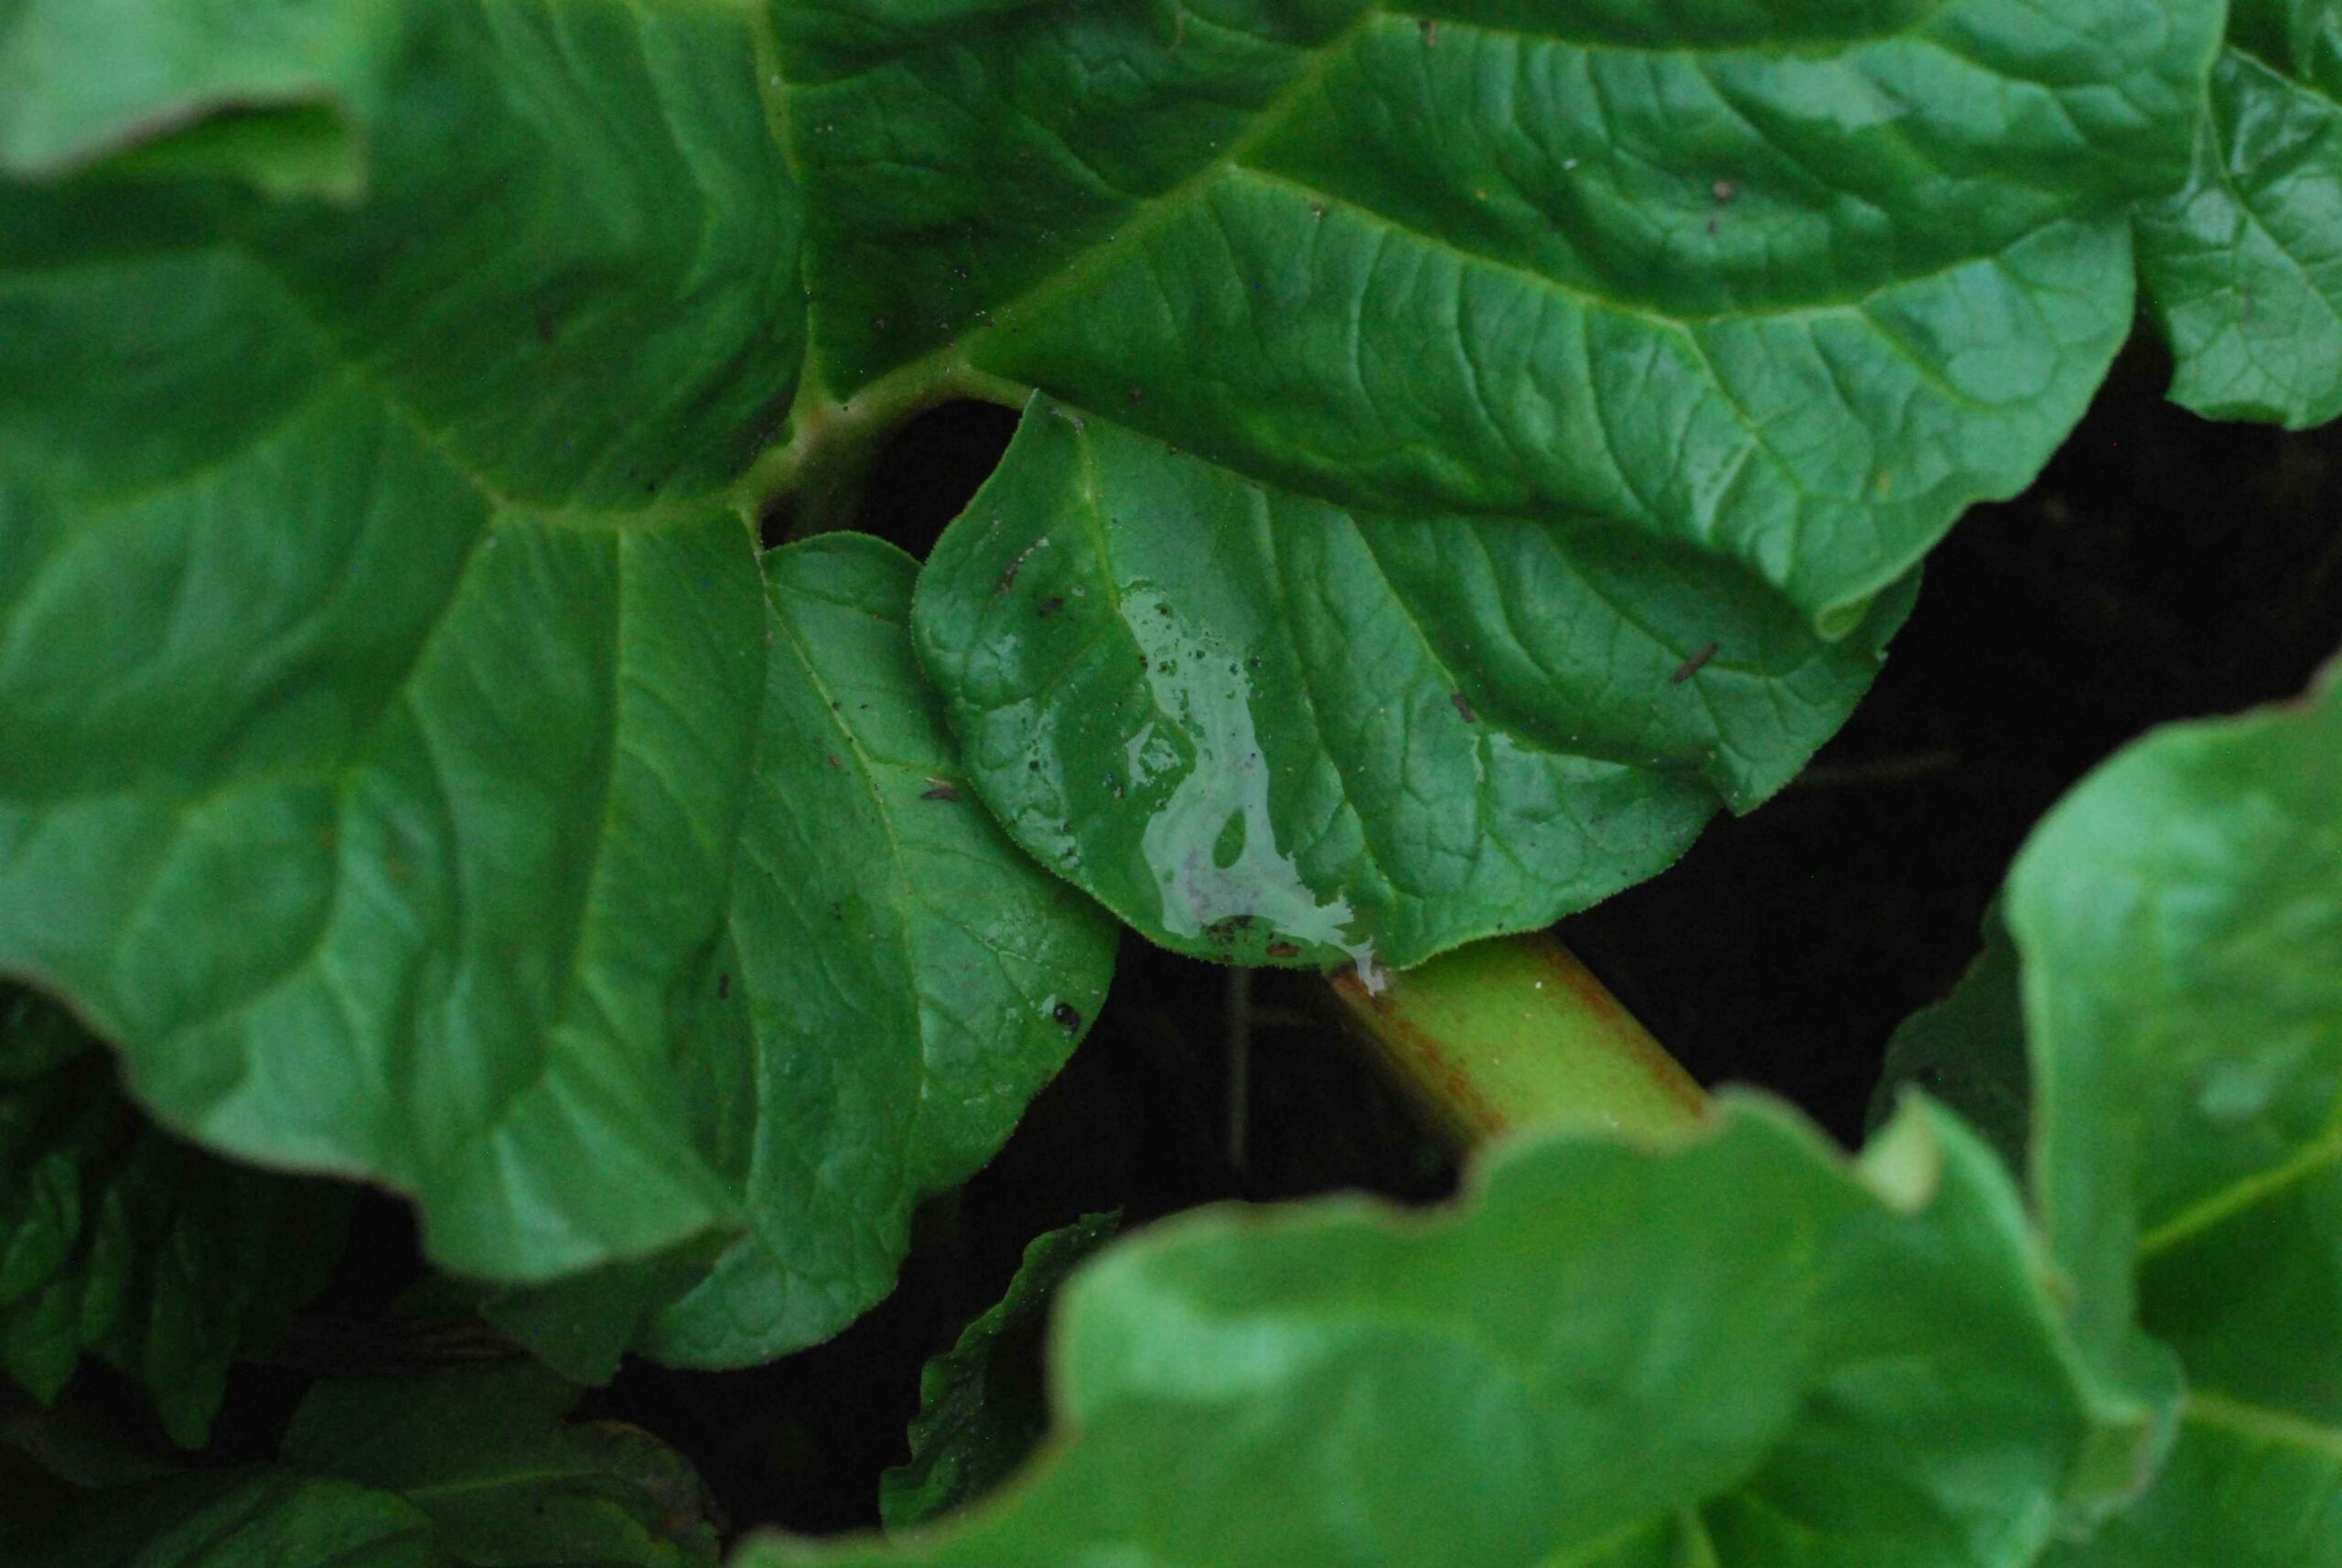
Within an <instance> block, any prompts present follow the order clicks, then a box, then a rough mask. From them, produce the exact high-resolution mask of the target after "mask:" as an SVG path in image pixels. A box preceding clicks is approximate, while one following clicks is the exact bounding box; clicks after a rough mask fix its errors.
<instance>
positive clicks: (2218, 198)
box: [2138, 0, 2342, 429]
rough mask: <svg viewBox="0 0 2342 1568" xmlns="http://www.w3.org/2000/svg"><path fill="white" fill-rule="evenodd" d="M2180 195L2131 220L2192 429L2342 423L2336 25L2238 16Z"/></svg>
mask: <svg viewBox="0 0 2342 1568" xmlns="http://www.w3.org/2000/svg"><path fill="white" fill-rule="evenodd" d="M2232 11H2233V16H2232V17H2231V20H2230V22H2229V47H2228V48H2226V49H2225V50H2223V51H2222V53H2221V55H2220V59H2219V61H2218V64H2217V65H2216V66H2215V67H2214V68H2213V71H2212V85H2211V104H2210V113H2209V114H2208V116H2207V117H2206V119H2205V122H2204V125H2203V130H2202V132H2201V134H2200V136H2199V138H2198V140H2197V148H2196V166H2195V173H2194V174H2193V176H2192V177H2190V178H2189V180H2188V183H2187V185H2186V188H2184V189H2182V190H2180V191H2179V192H2177V193H2176V194H2175V195H2173V196H2171V197H2169V198H2168V199H2164V200H2161V201H2158V202H2154V203H2151V204H2149V205H2147V206H2145V207H2143V208H2142V209H2141V211H2140V215H2139V225H2138V229H2139V265H2140V274H2141V276H2142V278H2143V282H2144V284H2145V286H2146V295H2147V301H2148V304H2149V305H2150V306H2152V307H2153V309H2154V315H2155V318H2156V320H2157V322H2158V323H2159V324H2160V325H2161V327H2162V328H2163V332H2164V336H2165V338H2167V339H2169V341H2170V343H2171V348H2172V352H2173V354H2174V355H2175V357H2176V359H2177V360H2178V373H2177V376H2176V377H2175V380H2174V382H2173V385H2172V396H2173V397H2175V398H2176V399H2177V400H2178V401H2179V402H2180V403H2185V404H2186V405H2187V406H2188V407H2189V408H2192V409H2194V410H2196V411H2197V413H2204V414H2208V415H2210V416H2212V417H2214V418H2220V419H2260V420H2268V421H2272V422H2273V423H2276V424H2283V425H2286V426H2287V427H2289V428H2293V429H2301V428H2303V427H2304V426H2307V425H2312V424H2324V423H2325V422H2326V421H2327V420H2329V419H2332V418H2333V417H2334V416H2335V415H2336V414H2337V413H2342V102H2337V100H2342V16H2337V12H2336V10H2335V8H2334V6H2333V5H2332V4H2331V0H2234V3H2233V6H2232Z"/></svg>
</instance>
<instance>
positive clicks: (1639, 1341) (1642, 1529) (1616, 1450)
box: [744, 1098, 2145, 1568]
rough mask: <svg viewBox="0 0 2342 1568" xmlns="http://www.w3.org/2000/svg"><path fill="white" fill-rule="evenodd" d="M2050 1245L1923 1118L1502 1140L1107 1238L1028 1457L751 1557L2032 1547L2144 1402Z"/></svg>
mask: <svg viewBox="0 0 2342 1568" xmlns="http://www.w3.org/2000/svg"><path fill="white" fill-rule="evenodd" d="M2040 1263H2041V1260H2040V1259H2039V1258H2038V1257H2037V1256H2036V1251H2035V1249H2034V1244H2033V1242H2032V1240H2031V1239H2030V1235H2029V1232H2028V1230H2027V1227H2026V1224H2025V1216H2024V1213H2023V1210H2022V1208H2021V1206H2020V1205H2019V1203H2018V1201H2017V1197H2016V1194H2015V1192H2014V1188H2013V1187H2012V1186H2011V1185H2010V1183H2009V1182H2008V1179H2007V1177H2006V1176H2005V1175H2004V1174H2003V1172H2002V1171H2001V1169H2000V1167H1999V1165H1998V1162H1997V1161H1996V1160H1995V1159H1994V1158H1993V1155H1991V1153H1990V1152H1989V1151H1988V1150H1986V1149H1985V1148H1984V1147H1983V1145H1982V1144H1979V1143H1977V1142H1976V1141H1975V1140H1974V1138H1973V1137H1972V1135H1971V1134H1969V1133H1966V1132H1965V1131H1964V1130H1962V1129H1961V1127H1960V1126H1959V1125H1958V1123H1957V1122H1953V1121H1951V1120H1950V1118H1948V1117H1946V1116H1944V1115H1943V1114H1942V1113H1941V1112H1937V1111H1934V1110H1932V1109H1931V1108H1928V1107H1926V1106H1925V1105H1918V1104H1915V1105H1914V1106H1912V1107H1911V1108H1910V1109H1909V1110H1908V1111H1907V1113H1906V1115H1905V1117H1904V1118H1903V1119H1902V1120H1901V1121H1899V1122H1897V1123H1896V1125H1895V1126H1894V1127H1893V1128H1892V1129H1891V1130H1890V1131H1889V1132H1888V1133H1885V1135H1883V1136H1882V1138H1881V1139H1880V1140H1879V1141H1878V1142H1877V1143H1875V1144H1874V1145H1873V1147H1872V1149H1871V1151H1870V1152H1869V1154H1868V1155H1865V1157H1864V1162H1863V1164H1862V1165H1860V1166H1859V1167H1858V1168H1857V1169H1855V1170H1853V1171H1850V1170H1849V1169H1848V1168H1847V1167H1846V1166H1845V1165H1842V1163H1841V1162H1840V1161H1839V1160H1838V1159H1837V1157H1836V1156H1835V1155H1833V1154H1832V1153H1831V1152H1830V1151H1828V1150H1827V1149H1826V1148H1825V1146H1824V1145H1823V1144H1821V1141H1820V1140H1819V1139H1818V1138H1817V1137H1816V1136H1815V1134H1814V1133H1812V1132H1811V1131H1810V1129H1808V1128H1807V1127H1806V1126H1805V1125H1804V1124H1802V1123H1801V1122H1798V1121H1796V1120H1795V1119H1794V1118H1793V1117H1790V1116H1789V1115H1788V1114H1786V1113H1784V1112H1780V1111H1778V1110H1776V1109H1774V1108H1772V1107H1771V1106H1769V1105H1768V1104H1767V1103H1766V1102H1763V1101H1752V1100H1749V1099H1746V1098H1741V1099H1729V1100H1727V1101H1724V1104H1723V1109H1722V1110H1721V1112H1720V1115H1719V1119H1718V1121H1717V1122H1715V1123H1714V1125H1712V1126H1711V1127H1710V1128H1709V1129H1708V1130H1706V1131H1705V1132H1703V1133H1701V1134H1698V1135H1695V1136H1692V1137H1691V1138H1688V1139H1685V1140H1682V1141H1681V1142H1679V1143H1676V1144H1671V1145H1669V1146H1665V1147H1661V1148H1657V1149H1650V1148H1636V1147H1633V1146H1630V1145H1628V1144H1621V1143H1617V1142H1613V1141H1609V1140H1606V1139H1599V1138H1595V1137H1590V1136H1570V1135H1563V1136H1549V1137H1546V1138H1543V1139H1542V1140H1534V1141H1531V1142H1528V1143H1525V1144H1524V1143H1515V1144H1510V1145H1507V1146H1504V1147H1503V1148H1502V1151H1501V1152H1499V1154H1497V1155H1495V1156H1494V1157H1493V1158H1492V1159H1491V1160H1490V1161H1489V1163H1488V1166H1487V1168H1486V1169H1485V1170H1484V1171H1483V1173H1482V1176H1481V1178H1480V1181H1479V1184H1478V1187H1477V1191H1476V1192H1475V1194H1474V1196H1473V1197H1472V1198H1471V1199H1470V1201H1469V1202H1468V1204H1467V1205H1466V1207H1465V1208H1463V1209H1462V1210H1461V1211H1460V1212H1458V1213H1455V1214H1450V1215H1446V1216H1444V1217H1440V1218H1437V1219H1432V1220H1430V1221H1428V1222H1425V1221H1423V1220H1421V1219H1402V1218H1399V1217H1396V1216H1394V1215H1392V1214H1391V1213H1390V1212H1388V1211H1386V1210H1383V1209H1380V1208H1375V1207H1373V1206H1370V1205H1364V1204H1359V1203H1354V1202H1327V1203H1319V1204H1315V1205H1309V1206H1305V1207H1302V1208H1295V1209H1293V1210H1290V1211H1287V1212H1284V1213H1283V1214H1275V1215H1271V1216H1267V1217H1262V1216H1258V1215H1251V1214H1245V1213H1241V1212H1220V1213H1217V1214H1206V1215H1203V1216H1200V1217H1197V1218H1194V1219H1187V1220H1184V1221H1178V1222H1174V1223H1172V1224H1170V1225H1167V1226H1164V1227H1160V1228H1158V1229H1156V1230H1153V1231H1150V1232H1148V1233H1147V1234H1146V1235H1145V1236H1144V1237H1142V1238H1139V1239H1137V1240H1133V1241H1128V1242H1124V1243H1122V1244H1120V1245H1118V1246H1116V1247H1113V1248H1111V1249H1109V1250H1108V1251H1106V1252H1104V1253H1101V1255H1100V1256H1099V1258H1098V1259H1097V1260H1095V1261H1094V1262H1091V1263H1090V1265H1089V1266H1088V1267H1087V1268H1085V1269H1084V1270H1083V1271H1082V1272H1081V1273H1080V1274H1078V1275H1077V1276H1076V1277H1075V1279H1074V1280H1073V1282H1072V1283H1070V1284H1069V1287H1068V1290H1067V1293H1066V1295H1065V1297H1064V1299H1063V1301H1062V1303H1061V1305H1060V1309H1059V1316H1058V1326H1057V1335H1058V1337H1057V1342H1056V1346H1055V1351H1056V1357H1055V1361H1054V1372H1055V1376H1056V1385H1055V1393H1056V1399H1057V1402H1058V1419H1059V1429H1058V1436H1057V1438H1056V1440H1055V1442H1054V1443H1053V1444H1051V1445H1050V1446H1049V1447H1048V1448H1047V1449H1045V1450H1044V1455H1043V1457H1042V1458H1041V1459H1040V1460H1039V1461H1038V1462H1037V1466H1035V1468H1034V1469H1033V1470H1032V1471H1031V1472H1030V1473H1029V1474H1028V1475H1027V1476H1026V1477H1024V1478H1023V1479H1022V1480H1020V1481H1018V1482H1016V1483H1014V1484H1012V1486H1011V1487H1009V1488H1008V1489H1007V1490H1006V1491H1005V1492H1004V1493H1003V1494H1002V1495H1001V1496H999V1497H998V1498H995V1499H994V1501H992V1502H990V1503H988V1504H986V1505H983V1506H982V1507H980V1508H979V1509H976V1510H975V1511H974V1512H972V1514H970V1515H968V1516H965V1517H964V1518H963V1519H962V1520H957V1521H953V1522H951V1523H948V1524H944V1525H940V1526H937V1527H934V1528H931V1529H929V1530H914V1531H910V1532H907V1533H906V1534H904V1535H902V1536H900V1537H898V1538H897V1539H895V1540H894V1541H891V1542H889V1543H886V1544H880V1543H876V1542H873V1543H867V1544H855V1543H845V1544H836V1545H832V1546H828V1547H819V1546H814V1545H812V1544H810V1543H805V1544H799V1543H791V1542H781V1541H768V1542H766V1543H764V1544H763V1545H762V1546H760V1547H756V1548H751V1549H749V1550H748V1551H747V1553H746V1555H745V1559H744V1561H745V1562H746V1563H747V1564H750V1565H754V1568H770V1565H774V1564H780V1563H840V1564H843V1563H936V1564H955V1565H956V1564H971V1565H972V1564H988V1563H1017V1564H1022V1565H1026V1568H1038V1565H1041V1564H1049V1563H1067V1564H1071V1563H1102V1562H1110V1561H1111V1562H1118V1563H1121V1562H1128V1563H1182V1562H1210V1563H1219V1564H1227V1565H1230V1568H1239V1565H1247V1564H1261V1565H1262V1568H1267V1565H1270V1564H1275V1565H1278V1568H1293V1565H1295V1564H1303V1563H1369V1562H1370V1563H1378V1564H1383V1565H1387V1568H1406V1565H1411V1564H1425V1565H1429V1564H1449V1563H1476V1564H1483V1565H1486V1568H1509V1565H1519V1568H1530V1565H1532V1564H1535V1565H1551V1564H1556V1563H1572V1564H1577V1563H1605V1564H1619V1565H1624V1564H1629V1563H1632V1564H1651V1565H1654V1568H1656V1565H1660V1564H1673V1563H1682V1562H1686V1561H1689V1562H1707V1563H1727V1564H1750V1565H1755V1564H1766V1565H1768V1568H1769V1565H1773V1564H1778V1563H1792V1562H1794V1563H1812V1564H1824V1563H1832V1564H1835V1563H1843V1564H1846V1565H1847V1568H1853V1565H1854V1564H1862V1565H1864V1568H1902V1565H1911V1568H1918V1565H1919V1564H1928V1565H1929V1568H1942V1565H1945V1564H1964V1563H1980V1564H1981V1563H2007V1564H2014V1563H2025V1562H2026V1561H2028V1560H2029V1559H2030V1557H2031V1556H2032V1555H2033V1553H2034V1552H2036V1551H2037V1550H2038V1549H2039V1548H2040V1546H2041V1545H2042V1544H2043V1543H2044V1542H2045V1541H2046V1540H2047V1537H2048V1534H2049V1532H2050V1530H2051V1529H2052V1527H2053V1524H2054V1523H2055V1521H2056V1520H2057V1518H2058V1516H2059V1515H2060V1512H2061V1510H2063V1509H2065V1508H2066V1507H2067V1506H2068V1505H2069V1504H2070V1503H2073V1502H2076V1501H2080V1500H2084V1499H2080V1498H2075V1497H2074V1496H2072V1495H2071V1494H2070V1493H2069V1491H2068V1488H2069V1487H2071V1486H2077V1485H2079V1486H2081V1487H2091V1486H2093V1485H2095V1484H2097V1483H2098V1482H2100V1481H2102V1479H2103V1475H2102V1466H2101V1463H2100V1461H2102V1460H2103V1459H2104V1458H2105V1456H2106V1455H2109V1454H2110V1453H2111V1454H2115V1455H2129V1454H2130V1453H2131V1452H2132V1450H2133V1447H2134V1446H2135V1444H2137V1443H2138V1441H2139V1440H2140V1438H2141V1436H2142V1431H2143V1425H2144V1424H2145V1422H2144V1417H2145V1412H2143V1410H2142V1409H2141V1408H2140V1407H2138V1406H2137V1405H2135V1404H2133V1403H2132V1402H2129V1401H2128V1400H2127V1399H2125V1398H2123V1397H2122V1396H2121V1395H2120V1394H2119V1393H2118V1392H2117V1391H2113V1390H2111V1389H2109V1388H2107V1387H2105V1386H2103V1385H2097V1384H2090V1383H2088V1382H2086V1381H2085V1380H2083V1375H2082V1374H2081V1373H2080V1372H2079V1369H2078V1366H2077V1363H2076V1362H2075V1361H2074V1359H2072V1356H2071V1347H2070V1346H2069V1345H2068V1342H2067V1340H2066V1338H2065V1337H2064V1334H2063V1331H2062V1328H2061V1327H2060V1326H2059V1324H2058V1321H2057V1314H2056V1310H2055V1309H2054V1307H2053V1306H2052V1305H2050V1303H2049V1302H2048V1301H2047V1299H2046V1297H2045V1295H2044V1294H2043V1281H2042V1277H2041V1273H2040ZM2118 1468H2119V1466H2118Z"/></svg>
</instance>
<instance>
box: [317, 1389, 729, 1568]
mask: <svg viewBox="0 0 2342 1568" xmlns="http://www.w3.org/2000/svg"><path fill="white" fill-rule="evenodd" d="M577 1398H578V1390H577V1388H576V1387H575V1385H573V1384H570V1383H567V1382H564V1380H561V1379H560V1378H557V1377H555V1376H553V1375H552V1374H551V1373H549V1372H547V1371H545V1370H544V1369H542V1368H539V1367H535V1366H531V1365H526V1364H512V1365H507V1366H502V1367H492V1368H487V1369H472V1370H465V1371H452V1372H443V1373H438V1374H435V1375H432V1376H428V1377H422V1378H381V1379H342V1380H332V1381H328V1382H325V1383H321V1384H319V1385H318V1386H317V1388H316V1389H314V1390H312V1391H310V1393H309V1395H308V1397H307V1398H306V1400H304V1401H303V1402H302V1404H301V1408H300V1410H299V1412H297V1413H296V1414H295V1417H294V1420H293V1425H292V1429H291V1430H290V1431H289V1432H288V1433H287V1434H285V1450H284V1460H285V1464H286V1465H288V1466H293V1467H295V1468H296V1469H299V1470H302V1471H304V1472H307V1473H310V1474H316V1475H323V1476H330V1477H337V1478H338V1479H342V1480H347V1481H354V1482H358V1483H360V1484H362V1485H364V1486H368V1487H374V1488H376V1489H377V1490H379V1491H382V1492H389V1493H395V1494H397V1495H398V1496H399V1497H401V1498H403V1499H404V1500H405V1501H406V1502H408V1503H409V1504H411V1505H412V1506H413V1507H414V1508H415V1509H419V1510H420V1511H421V1512H422V1513H423V1514H424V1515H425V1516H426V1517H427V1518H428V1519H429V1520H431V1524H432V1527H433V1530H434V1533H435V1538H436V1540H437V1541H438V1544H439V1546H440V1548H441V1549H442V1550H444V1551H445V1552H447V1553H448V1554H449V1555H451V1556H453V1557H455V1558H457V1559H459V1560H460V1561H462V1562H464V1563H468V1564H476V1565H477V1568H530V1565H532V1564H537V1563H547V1564H550V1563H612V1564H617V1563H626V1564H629V1565H639V1568H697V1565H701V1564H705V1565H707V1568H713V1564H714V1563H715V1560H716V1555H717V1552H716V1532H715V1527H714V1522H713V1520H712V1517H711V1509H712V1502H711V1499H710V1498H708V1497H707V1495H706V1491H705V1488H704V1486H703V1484H702V1483H701V1481H700V1478H699V1477H698V1475H697V1474H696V1473H695V1472H694V1471H693V1469H692V1467H691V1466H690V1465H689V1464H688V1463H687V1462H686V1461H685V1460H684V1459H683V1458H682V1455H678V1454H677V1453H675V1452H674V1450H672V1449H671V1448H669V1447H667V1446H666V1445H665V1444H662V1443H661V1442H659V1441H658V1439H656V1438H654V1437H652V1436H651V1435H650V1434H649V1433H647V1432H644V1431H642V1430H640V1429H639V1428H637V1427H632V1426H624V1425H620V1424H618V1423H585V1422H570V1421H566V1420H564V1417H565V1416H566V1415H567V1414H568V1413H569V1411H570V1409H571V1407H573V1406H574V1405H575V1403H576V1402H577Z"/></svg>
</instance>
